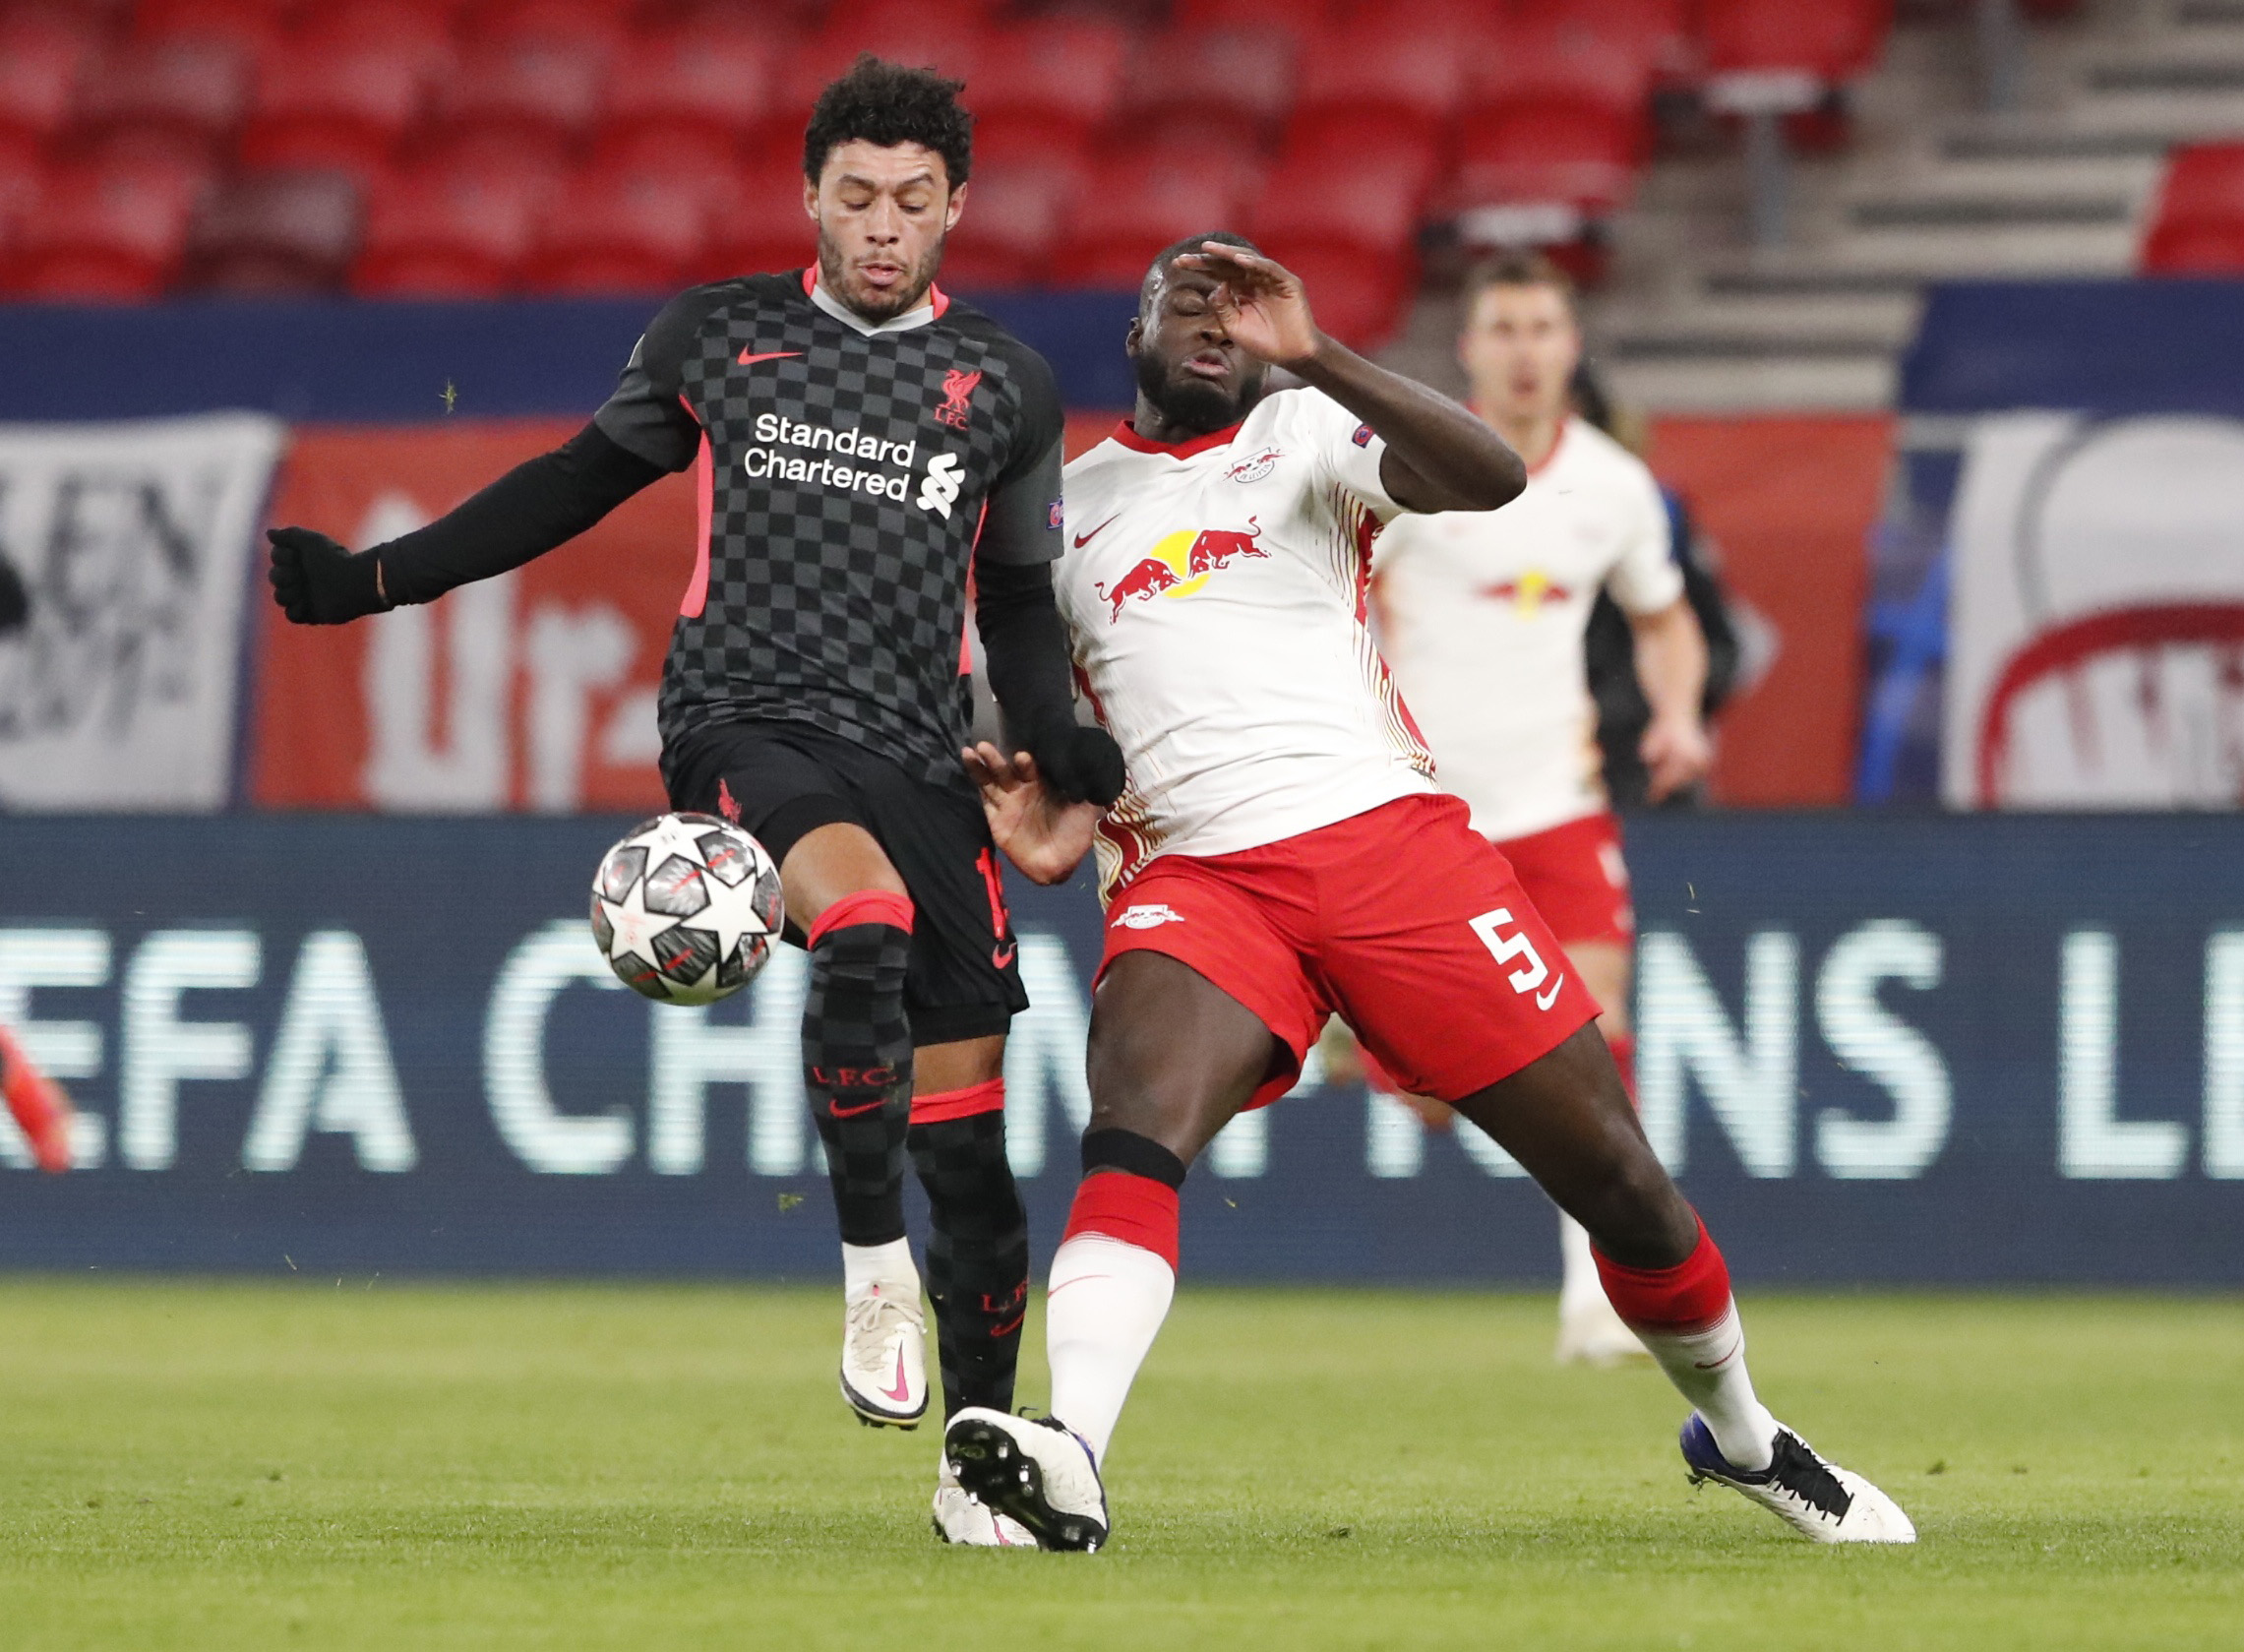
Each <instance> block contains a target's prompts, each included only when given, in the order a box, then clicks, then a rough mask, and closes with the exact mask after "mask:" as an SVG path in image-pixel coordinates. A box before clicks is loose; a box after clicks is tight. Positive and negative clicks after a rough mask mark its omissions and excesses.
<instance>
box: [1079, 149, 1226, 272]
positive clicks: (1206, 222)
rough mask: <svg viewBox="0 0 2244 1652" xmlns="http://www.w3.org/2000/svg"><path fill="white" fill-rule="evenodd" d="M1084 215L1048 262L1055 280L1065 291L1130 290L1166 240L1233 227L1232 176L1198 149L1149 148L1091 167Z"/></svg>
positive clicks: (1166, 242)
mask: <svg viewBox="0 0 2244 1652" xmlns="http://www.w3.org/2000/svg"><path fill="white" fill-rule="evenodd" d="M1083 200H1084V202H1085V204H1086V205H1085V207H1084V210H1083V211H1082V212H1080V213H1078V214H1076V216H1075V222H1074V224H1073V225H1072V227H1071V230H1070V232H1069V234H1068V235H1067V237H1066V239H1065V241H1064V242H1063V243H1062V244H1061V247H1060V249H1059V250H1058V252H1057V253H1056V254H1055V255H1054V257H1053V260H1052V267H1051V271H1052V278H1053V279H1054V280H1055V281H1058V282H1060V283H1061V284H1064V285H1068V286H1104V287H1135V286H1136V285H1137V284H1138V282H1139V281H1140V280H1142V279H1143V278H1144V276H1145V271H1146V267H1147V266H1148V265H1149V264H1151V263H1152V262H1153V256H1154V254H1156V253H1158V252H1159V251H1160V250H1161V249H1162V248H1163V247H1165V246H1167V245H1169V243H1170V242H1172V241H1176V240H1179V239H1181V238H1182V237H1183V236H1186V235H1194V234H1198V233H1200V232H1201V231H1203V230H1211V229H1231V228H1236V227H1238V219H1239V216H1240V212H1239V208H1240V201H1241V197H1240V195H1239V192H1238V189H1237V186H1236V184H1235V182H1234V181H1233V179H1232V177H1231V176H1230V175H1229V174H1228V173H1226V172H1224V171H1222V170H1219V169H1217V168H1214V167H1210V166H1209V165H1207V164H1206V158H1205V156H1204V155H1202V154H1201V153H1199V152H1198V151H1197V149H1192V148H1186V149H1171V150H1162V149H1158V148H1156V149H1150V150H1146V151H1143V152H1131V153H1122V154H1118V155H1112V156H1109V157H1107V158H1106V159H1104V160H1102V161H1101V162H1100V163H1099V164H1098V165H1097V166H1095V167H1094V168H1093V170H1092V173H1091V176H1090V179H1089V181H1088V183H1087V184H1086V185H1085V187H1084V192H1083Z"/></svg>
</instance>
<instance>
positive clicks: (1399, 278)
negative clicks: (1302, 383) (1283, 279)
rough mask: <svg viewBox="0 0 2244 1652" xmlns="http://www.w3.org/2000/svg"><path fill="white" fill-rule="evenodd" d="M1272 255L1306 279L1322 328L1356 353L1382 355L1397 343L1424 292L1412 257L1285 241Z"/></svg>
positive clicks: (1275, 245)
mask: <svg viewBox="0 0 2244 1652" xmlns="http://www.w3.org/2000/svg"><path fill="white" fill-rule="evenodd" d="M1266 250H1267V251H1268V252H1269V253H1270V255H1271V257H1273V258H1275V259H1277V260H1278V261H1279V262H1280V263H1282V264H1284V265H1285V266H1286V268H1287V269H1289V270H1291V271H1293V273H1294V274H1295V275H1299V276H1300V277H1301V278H1302V285H1303V287H1304V289H1305V290H1306V291H1307V293H1308V297H1309V307H1310V309H1311V310H1312V311H1314V312H1315V315H1316V319H1317V325H1318V326H1319V327H1321V328H1322V329H1324V331H1325V332H1327V333H1329V334H1331V335H1332V336H1333V337H1335V338H1338V339H1339V340H1340V341H1341V342H1342V343H1344V344H1346V345H1348V346H1349V347H1350V348H1352V349H1359V350H1372V349H1377V348H1378V347H1379V346H1380V345H1381V344H1383V343H1385V342H1386V341H1387V340H1388V339H1389V338H1391V337H1394V334H1395V331H1396V330H1397V328H1399V327H1400V326H1401V325H1402V322H1403V319H1404V317H1405V316H1406V315H1407V314H1408V312H1409V309H1410V301H1411V297H1412V295H1413V294H1414V293H1416V292H1417V290H1418V261H1417V260H1416V259H1415V258H1413V257H1410V256H1408V255H1407V254H1406V255H1400V256H1397V255H1390V254H1380V253H1369V252H1365V251H1362V250H1360V249H1358V248H1353V247H1340V246H1332V245H1329V244H1310V245H1304V246H1289V245H1288V244H1287V243H1285V242H1283V241H1277V242H1273V243H1271V244H1270V245H1269V246H1268V248H1267V249H1266Z"/></svg>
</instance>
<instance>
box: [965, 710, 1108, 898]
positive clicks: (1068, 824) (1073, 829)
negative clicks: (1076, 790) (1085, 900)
mask: <svg viewBox="0 0 2244 1652" xmlns="http://www.w3.org/2000/svg"><path fill="white" fill-rule="evenodd" d="M959 756H960V758H961V759H963V760H964V762H965V764H966V773H967V776H968V778H970V779H972V780H973V782H974V784H975V785H976V786H978V787H980V788H981V792H982V813H983V814H984V815H985V816H986V817H987V818H988V819H989V822H990V835H991V837H992V838H993V839H995V840H996V842H997V845H998V847H999V848H1000V849H1002V850H1003V851H1004V854H1005V858H1006V859H1007V860H1009V861H1011V862H1012V863H1013V864H1014V865H1015V866H1017V867H1019V868H1020V870H1021V873H1022V875H1023V876H1024V877H1026V878H1027V879H1028V880H1029V881H1030V882H1031V883H1036V884H1059V883H1063V882H1065V881H1066V879H1067V878H1068V876H1069V875H1070V874H1071V873H1073V872H1074V870H1075V868H1076V867H1077V866H1078V865H1079V864H1080V863H1081V862H1082V859H1083V857H1084V856H1085V855H1087V854H1089V853H1090V852H1091V833H1092V831H1093V830H1094V829H1095V828H1096V827H1097V826H1098V824H1099V816H1100V814H1101V812H1102V811H1101V809H1100V806H1099V805H1098V804H1096V803H1062V802H1061V801H1060V800H1059V799H1058V798H1056V797H1054V796H1053V794H1052V793H1051V792H1050V791H1048V790H1047V789H1046V788H1045V784H1044V779H1043V777H1042V776H1041V775H1039V774H1038V772H1037V768H1036V759H1034V758H1032V757H1030V756H1029V755H1028V753H1026V752H1015V753H1013V754H1012V755H1011V756H1010V757H1008V756H1006V755H1005V754H1004V753H1003V752H1001V751H999V750H998V748H997V747H995V746H993V745H991V744H990V742H989V741H987V740H985V741H983V742H981V743H980V744H979V745H975V746H968V747H966V748H965V749H964V750H963V751H961V752H960V753H959Z"/></svg>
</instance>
